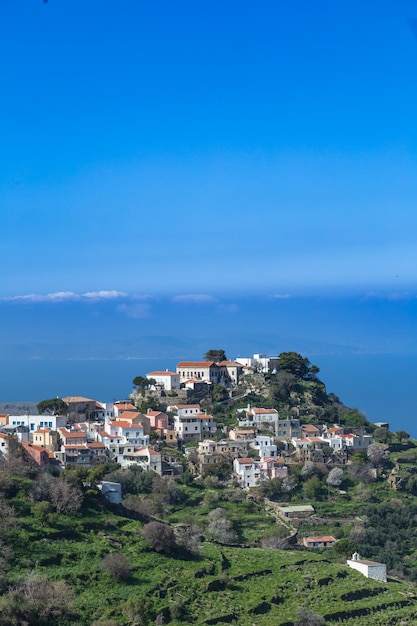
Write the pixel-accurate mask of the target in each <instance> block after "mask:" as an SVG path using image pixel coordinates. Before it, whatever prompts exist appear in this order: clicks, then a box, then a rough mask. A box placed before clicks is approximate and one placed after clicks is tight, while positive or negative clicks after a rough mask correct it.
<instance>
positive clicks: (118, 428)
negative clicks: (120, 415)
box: [108, 419, 149, 446]
mask: <svg viewBox="0 0 417 626" xmlns="http://www.w3.org/2000/svg"><path fill="white" fill-rule="evenodd" d="M108 428H109V430H110V436H111V437H120V438H123V439H124V440H125V441H126V443H128V444H131V445H133V446H147V445H148V444H149V435H145V434H144V432H143V426H142V424H132V422H130V421H127V420H122V419H120V420H114V421H113V422H110V424H109V427H108Z"/></svg>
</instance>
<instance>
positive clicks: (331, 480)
mask: <svg viewBox="0 0 417 626" xmlns="http://www.w3.org/2000/svg"><path fill="white" fill-rule="evenodd" d="M342 481H343V470H342V469H340V467H334V468H333V469H332V470H330V472H329V475H328V477H327V479H326V483H327V484H328V485H330V486H331V487H339V486H340V485H341V484H342Z"/></svg>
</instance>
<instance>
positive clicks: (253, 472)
mask: <svg viewBox="0 0 417 626" xmlns="http://www.w3.org/2000/svg"><path fill="white" fill-rule="evenodd" d="M233 471H234V472H235V474H237V477H238V481H239V484H240V486H241V487H243V488H246V489H249V488H250V487H256V485H258V484H259V479H260V476H261V470H260V468H259V463H257V462H256V461H254V460H253V459H250V458H246V459H235V460H234V461H233Z"/></svg>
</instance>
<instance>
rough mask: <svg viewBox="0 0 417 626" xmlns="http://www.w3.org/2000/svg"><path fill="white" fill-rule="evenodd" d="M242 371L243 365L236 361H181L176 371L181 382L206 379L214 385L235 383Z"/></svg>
mask: <svg viewBox="0 0 417 626" xmlns="http://www.w3.org/2000/svg"><path fill="white" fill-rule="evenodd" d="M242 372H243V366H242V365H241V364H240V363H237V362H236V361H220V362H219V363H215V362H214V361H181V363H178V365H177V373H178V374H179V376H180V381H181V383H185V382H186V381H187V380H190V379H192V380H194V381H206V382H209V383H213V384H214V385H216V384H218V383H221V384H224V385H230V384H232V385H235V384H237V383H238V382H239V378H240V376H241V374H242Z"/></svg>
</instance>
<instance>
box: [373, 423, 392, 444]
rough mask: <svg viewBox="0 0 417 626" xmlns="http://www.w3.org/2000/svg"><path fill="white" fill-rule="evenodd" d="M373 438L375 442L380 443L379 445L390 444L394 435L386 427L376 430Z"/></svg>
mask: <svg viewBox="0 0 417 626" xmlns="http://www.w3.org/2000/svg"><path fill="white" fill-rule="evenodd" d="M373 436H374V440H375V441H378V443H390V441H391V440H392V433H391V432H390V431H389V430H388V428H385V426H381V427H380V428H375V430H374V433H373Z"/></svg>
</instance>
